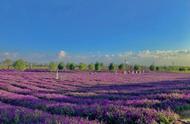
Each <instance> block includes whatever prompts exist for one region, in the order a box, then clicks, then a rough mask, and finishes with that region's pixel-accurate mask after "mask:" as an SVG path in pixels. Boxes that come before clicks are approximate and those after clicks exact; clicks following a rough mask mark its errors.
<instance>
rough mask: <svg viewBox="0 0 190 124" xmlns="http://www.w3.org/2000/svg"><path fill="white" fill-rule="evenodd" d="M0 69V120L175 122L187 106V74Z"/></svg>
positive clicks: (116, 123)
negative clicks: (57, 78)
mask: <svg viewBox="0 0 190 124" xmlns="http://www.w3.org/2000/svg"><path fill="white" fill-rule="evenodd" d="M60 77H61V79H60V80H55V73H50V72H17V71H1V72H0V122H1V123H3V124H4V123H5V124H10V123H23V124H28V123H35V124H37V123H46V124H48V123H50V124H52V123H56V124H59V123H65V124H78V123H80V124H96V123H112V124H120V123H121V124H124V123H127V124H155V123H163V124H170V123H181V122H180V120H181V119H182V118H185V119H187V118H188V117H190V116H188V114H185V115H184V113H189V112H188V110H190V75H189V74H177V73H145V74H126V75H124V74H115V73H103V72H100V73H93V74H90V73H88V72H71V73H69V72H67V73H66V72H63V73H60Z"/></svg>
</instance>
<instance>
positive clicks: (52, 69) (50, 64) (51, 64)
mask: <svg viewBox="0 0 190 124" xmlns="http://www.w3.org/2000/svg"><path fill="white" fill-rule="evenodd" d="M57 68H58V65H57V63H55V62H50V63H49V70H50V71H56V70H57Z"/></svg>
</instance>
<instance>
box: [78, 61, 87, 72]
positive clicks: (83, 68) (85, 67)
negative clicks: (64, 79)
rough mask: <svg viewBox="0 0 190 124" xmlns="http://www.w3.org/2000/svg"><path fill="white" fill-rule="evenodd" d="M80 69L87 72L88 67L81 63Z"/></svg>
mask: <svg viewBox="0 0 190 124" xmlns="http://www.w3.org/2000/svg"><path fill="white" fill-rule="evenodd" d="M79 69H80V70H81V71H85V70H87V65H86V64H84V63H80V64H79Z"/></svg>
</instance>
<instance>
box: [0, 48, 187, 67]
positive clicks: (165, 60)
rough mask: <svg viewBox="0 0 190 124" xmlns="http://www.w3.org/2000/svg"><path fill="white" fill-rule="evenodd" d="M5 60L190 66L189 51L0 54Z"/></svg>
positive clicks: (0, 57)
mask: <svg viewBox="0 0 190 124" xmlns="http://www.w3.org/2000/svg"><path fill="white" fill-rule="evenodd" d="M6 58H9V59H12V60H16V59H20V58H22V59H25V60H27V61H30V62H41V63H47V62H49V61H60V60H61V59H63V58H64V62H76V63H79V62H84V63H94V62H96V61H99V62H104V63H111V62H114V63H122V62H125V60H127V62H128V63H129V64H143V65H150V64H152V63H155V64H158V65H171V64H172V63H175V65H190V50H154V51H151V50H144V51H139V52H133V51H127V52H120V53H114V54H113V53H109V54H108V53H101V52H95V53H83V54H75V53H73V54H66V53H65V51H63V50H61V51H60V52H59V53H58V54H57V55H56V54H55V53H40V52H36V53H16V52H0V60H4V59H6Z"/></svg>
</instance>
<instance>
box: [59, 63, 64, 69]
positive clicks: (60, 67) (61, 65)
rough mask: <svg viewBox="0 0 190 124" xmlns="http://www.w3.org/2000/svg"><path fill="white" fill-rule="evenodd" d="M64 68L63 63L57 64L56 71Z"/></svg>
mask: <svg viewBox="0 0 190 124" xmlns="http://www.w3.org/2000/svg"><path fill="white" fill-rule="evenodd" d="M64 68H65V64H64V63H63V62H61V63H59V65H58V69H59V70H63V69H64Z"/></svg>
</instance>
